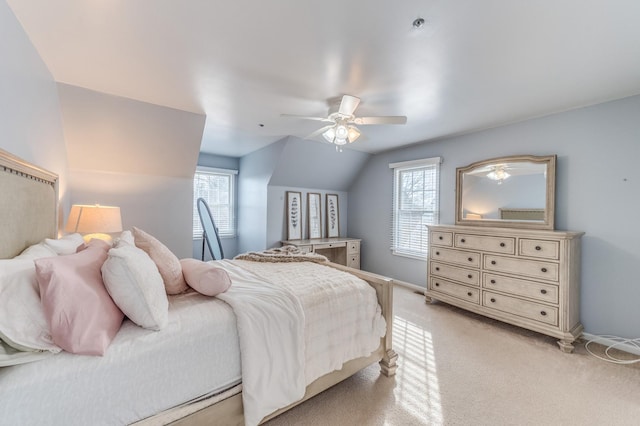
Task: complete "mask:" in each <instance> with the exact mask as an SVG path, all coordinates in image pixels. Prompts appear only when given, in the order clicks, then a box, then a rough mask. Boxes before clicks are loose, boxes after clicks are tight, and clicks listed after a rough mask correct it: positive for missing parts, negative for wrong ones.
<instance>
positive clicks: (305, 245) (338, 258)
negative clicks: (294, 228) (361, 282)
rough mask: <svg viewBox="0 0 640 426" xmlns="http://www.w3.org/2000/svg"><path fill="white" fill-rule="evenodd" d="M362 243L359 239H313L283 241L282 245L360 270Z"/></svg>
mask: <svg viewBox="0 0 640 426" xmlns="http://www.w3.org/2000/svg"><path fill="white" fill-rule="evenodd" d="M360 241H361V240H359V239H357V238H340V237H336V238H313V239H310V240H287V241H281V243H282V245H291V246H296V247H298V248H299V249H300V250H302V251H303V252H305V253H317V254H321V255H323V256H326V257H327V259H329V261H331V262H333V263H339V264H340V265H345V266H348V267H350V268H355V269H360Z"/></svg>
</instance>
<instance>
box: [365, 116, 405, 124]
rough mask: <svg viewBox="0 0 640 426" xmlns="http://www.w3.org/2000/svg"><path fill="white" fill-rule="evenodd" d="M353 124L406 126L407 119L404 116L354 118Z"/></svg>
mask: <svg viewBox="0 0 640 426" xmlns="http://www.w3.org/2000/svg"><path fill="white" fill-rule="evenodd" d="M353 122H354V123H355V124H362V125H367V124H406V123H407V117H405V116H404V115H396V116H393V115H389V116H384V117H356V118H355V119H353Z"/></svg>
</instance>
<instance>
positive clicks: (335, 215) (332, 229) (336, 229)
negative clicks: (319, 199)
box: [325, 194, 340, 238]
mask: <svg viewBox="0 0 640 426" xmlns="http://www.w3.org/2000/svg"><path fill="white" fill-rule="evenodd" d="M325 207H326V210H327V217H326V219H325V226H326V227H327V237H328V238H331V237H339V236H340V209H339V207H338V194H327V200H326V203H325Z"/></svg>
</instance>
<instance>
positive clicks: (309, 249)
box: [296, 246, 313, 253]
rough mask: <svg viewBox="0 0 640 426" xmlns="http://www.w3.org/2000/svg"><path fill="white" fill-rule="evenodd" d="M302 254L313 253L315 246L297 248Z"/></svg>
mask: <svg viewBox="0 0 640 426" xmlns="http://www.w3.org/2000/svg"><path fill="white" fill-rule="evenodd" d="M296 247H298V249H299V250H300V252H302V253H311V252H313V246H296Z"/></svg>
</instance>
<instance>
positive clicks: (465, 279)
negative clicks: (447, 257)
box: [431, 261, 480, 287]
mask: <svg viewBox="0 0 640 426" xmlns="http://www.w3.org/2000/svg"><path fill="white" fill-rule="evenodd" d="M431 275H437V276H439V277H443V278H448V279H450V280H454V281H460V282H462V283H465V284H469V285H474V286H476V287H477V286H479V285H480V277H479V275H480V273H479V271H478V270H475V269H465V268H458V267H457V266H451V265H447V264H445V263H440V262H433V261H432V262H431Z"/></svg>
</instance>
